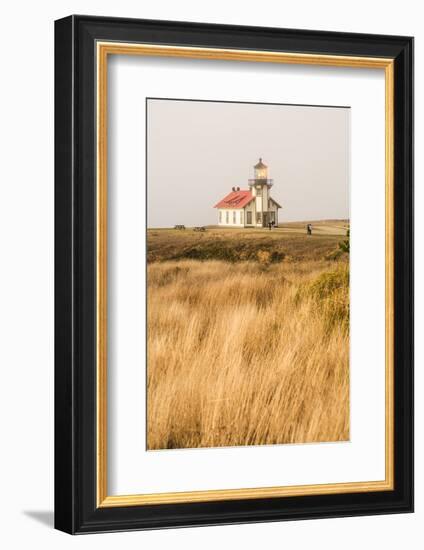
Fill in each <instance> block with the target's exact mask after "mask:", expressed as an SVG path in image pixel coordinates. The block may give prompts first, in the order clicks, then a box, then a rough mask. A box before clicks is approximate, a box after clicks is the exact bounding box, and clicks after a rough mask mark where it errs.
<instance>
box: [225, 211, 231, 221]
mask: <svg viewBox="0 0 424 550" xmlns="http://www.w3.org/2000/svg"><path fill="white" fill-rule="evenodd" d="M229 221H230V213H229V212H228V210H227V211H226V212H225V223H229Z"/></svg>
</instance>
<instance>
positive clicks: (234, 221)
mask: <svg viewBox="0 0 424 550" xmlns="http://www.w3.org/2000/svg"><path fill="white" fill-rule="evenodd" d="M233 223H234V224H235V223H236V211H235V210H234V212H233Z"/></svg>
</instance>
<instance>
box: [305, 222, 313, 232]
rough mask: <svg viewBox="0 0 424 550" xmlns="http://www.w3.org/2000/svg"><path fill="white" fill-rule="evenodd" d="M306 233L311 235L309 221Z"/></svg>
mask: <svg viewBox="0 0 424 550" xmlns="http://www.w3.org/2000/svg"><path fill="white" fill-rule="evenodd" d="M306 233H307V234H308V235H312V224H311V223H308V225H307V226H306Z"/></svg>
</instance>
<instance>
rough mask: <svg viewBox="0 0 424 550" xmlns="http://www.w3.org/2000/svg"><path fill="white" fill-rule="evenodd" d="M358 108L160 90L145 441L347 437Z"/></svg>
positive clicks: (151, 123)
mask: <svg viewBox="0 0 424 550" xmlns="http://www.w3.org/2000/svg"><path fill="white" fill-rule="evenodd" d="M350 116H351V110H350V108H349V107H346V106H333V105H328V106H321V105H317V106H314V105H289V104H269V103H247V102H230V101H225V102H224V101H212V100H207V101H206V100H197V99H172V98H146V121H147V122H146V126H147V127H146V196H147V216H146V218H147V227H146V234H147V237H146V239H147V261H146V264H147V265H146V274H147V275H146V281H147V283H146V285H147V289H146V293H147V307H146V317H147V320H146V339H147V373H146V377H147V396H146V397H147V422H146V424H147V425H146V434H147V436H146V440H147V450H150V451H153V450H165V449H194V448H213V447H238V446H253V445H282V444H306V443H325V442H345V441H349V439H350V399H349V396H350V384H349V353H350V346H349V309H350V300H349V289H350V287H349V254H350V200H349V196H350V154H351V151H350V131H351V128H350ZM143 183H144V182H142V181H141V182H140V185H143ZM143 368H144V367H143Z"/></svg>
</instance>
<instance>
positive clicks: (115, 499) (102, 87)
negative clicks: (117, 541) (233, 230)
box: [96, 41, 394, 508]
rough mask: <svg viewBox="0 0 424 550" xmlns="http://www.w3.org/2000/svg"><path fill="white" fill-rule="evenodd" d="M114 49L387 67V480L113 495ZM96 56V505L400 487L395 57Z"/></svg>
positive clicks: (180, 49) (104, 48) (125, 46)
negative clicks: (110, 166)
mask: <svg viewBox="0 0 424 550" xmlns="http://www.w3.org/2000/svg"><path fill="white" fill-rule="evenodd" d="M109 55H138V56H154V57H182V58H192V59H205V60H208V59H217V60H228V61H240V62H243V61H248V62H262V63H283V64H296V65H318V66H331V67H356V68H362V69H364V68H369V69H384V72H385V136H386V143H385V149H386V152H385V217H386V226H385V271H386V274H385V282H386V293H385V299H386V312H385V323H386V326H385V333H386V338H385V341H386V344H385V346H386V348H385V352H386V364H385V409H386V410H385V479H384V480H379V481H358V482H348V483H328V484H315V485H295V486H294V485H293V486H280V487H278V486H277V487H254V488H243V489H216V490H204V491H187V492H186V491H184V492H177V493H176V492H173V493H149V494H131V495H113V496H110V495H108V490H107V468H108V465H107V78H108V77H107V62H108V56H109ZM96 61H97V89H96V100H97V121H96V122H97V151H96V152H97V161H96V165H97V177H96V187H97V208H96V211H97V225H96V232H97V255H96V271H97V296H96V299H97V304H96V311H97V315H96V317H97V336H96V361H97V365H96V380H97V392H96V394H97V395H96V398H97V410H96V417H97V421H96V430H97V437H96V439H97V441H96V443H97V449H96V460H97V464H96V470H97V507H99V508H105V507H119V506H142V505H149V504H173V503H190V502H211V501H223V500H240V499H257V498H277V497H293V496H306V495H324V494H342V493H365V492H373V491H390V490H393V489H394V403H393V399H394V138H393V130H394V60H393V59H391V58H378V57H377V58H373V57H355V56H341V55H340V56H338V55H321V54H302V53H286V52H269V51H256V50H237V49H220V48H206V47H205V48H200V47H186V46H166V45H154V44H139V43H124V42H102V41H98V42H97V43H96Z"/></svg>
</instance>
